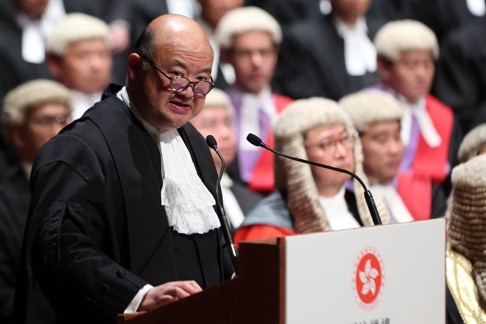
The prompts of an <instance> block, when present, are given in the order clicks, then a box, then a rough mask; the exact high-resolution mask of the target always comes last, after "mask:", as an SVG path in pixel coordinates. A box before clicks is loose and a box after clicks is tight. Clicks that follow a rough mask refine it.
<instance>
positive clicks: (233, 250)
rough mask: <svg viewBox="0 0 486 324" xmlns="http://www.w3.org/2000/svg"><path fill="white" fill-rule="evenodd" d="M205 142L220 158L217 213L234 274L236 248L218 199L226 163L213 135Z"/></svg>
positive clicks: (237, 261) (236, 258) (236, 261)
mask: <svg viewBox="0 0 486 324" xmlns="http://www.w3.org/2000/svg"><path fill="white" fill-rule="evenodd" d="M206 144H208V146H209V147H210V148H212V149H213V150H214V151H215V152H216V154H217V155H218V157H219V159H220V160H221V168H220V170H219V175H218V182H217V183H216V203H217V205H218V208H219V214H220V216H221V217H220V218H221V226H222V227H223V235H224V238H225V240H226V243H227V244H228V248H229V251H230V256H231V262H232V263H233V268H234V269H235V273H236V275H238V273H239V271H238V268H239V267H238V265H239V256H238V250H237V249H236V246H235V243H234V242H233V238H232V237H231V232H230V226H229V222H228V217H227V216H226V212H225V211H224V207H223V204H222V203H221V201H220V199H219V189H220V187H221V178H222V177H223V173H224V169H225V167H226V163H225V161H224V159H223V156H222V155H221V153H220V152H219V149H218V144H217V143H216V139H215V138H214V136H213V135H208V136H207V137H206Z"/></svg>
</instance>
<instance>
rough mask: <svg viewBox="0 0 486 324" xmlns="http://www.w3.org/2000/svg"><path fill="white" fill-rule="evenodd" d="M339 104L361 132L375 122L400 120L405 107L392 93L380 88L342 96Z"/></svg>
mask: <svg viewBox="0 0 486 324" xmlns="http://www.w3.org/2000/svg"><path fill="white" fill-rule="evenodd" d="M339 104H340V106H341V107H342V108H343V109H344V110H345V111H346V112H347V113H348V115H349V117H351V120H352V121H353V124H354V127H356V129H357V130H358V132H360V133H365V132H366V131H367V130H368V127H370V125H371V124H373V123H376V122H383V121H393V120H397V121H400V120H401V119H402V116H403V108H402V107H401V106H400V104H399V103H398V101H397V100H396V99H395V98H394V97H393V96H392V95H391V94H389V93H387V92H384V91H379V90H369V91H368V90H367V91H359V92H355V93H352V94H349V95H347V96H344V97H343V98H341V100H339Z"/></svg>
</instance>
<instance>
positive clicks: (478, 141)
mask: <svg viewBox="0 0 486 324" xmlns="http://www.w3.org/2000/svg"><path fill="white" fill-rule="evenodd" d="M484 153H486V124H481V125H478V126H476V127H474V128H473V129H471V131H469V133H467V134H466V136H464V138H463V140H462V142H461V145H460V146H459V151H458V152H457V158H458V159H459V162H460V163H464V162H467V161H469V160H470V159H472V158H473V157H475V156H477V155H481V154H484Z"/></svg>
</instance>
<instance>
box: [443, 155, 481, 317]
mask: <svg viewBox="0 0 486 324" xmlns="http://www.w3.org/2000/svg"><path fill="white" fill-rule="evenodd" d="M451 178H452V188H453V190H452V195H451V200H450V204H449V206H448V209H447V217H448V218H449V226H448V241H447V253H446V279H447V288H448V289H447V304H446V305H447V323H448V324H462V323H486V256H485V254H484V251H485V250H486V235H484V228H485V227H486V213H485V212H484V210H485V209H486V156H484V155H480V156H477V157H474V158H472V159H471V160H469V161H468V162H465V163H462V164H460V165H458V166H457V167H455V168H454V169H453V171H452V177H451Z"/></svg>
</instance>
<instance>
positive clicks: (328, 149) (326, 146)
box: [305, 134, 354, 153]
mask: <svg viewBox="0 0 486 324" xmlns="http://www.w3.org/2000/svg"><path fill="white" fill-rule="evenodd" d="M338 145H340V146H341V147H343V148H344V149H346V150H349V149H350V148H352V147H353V145H354V137H353V136H350V135H348V134H346V135H343V136H340V137H339V138H336V139H330V140H326V141H323V142H320V143H316V144H311V145H307V146H306V147H305V148H307V149H310V148H319V149H320V150H322V152H325V153H334V152H336V150H337V147H338Z"/></svg>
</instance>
